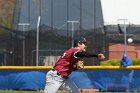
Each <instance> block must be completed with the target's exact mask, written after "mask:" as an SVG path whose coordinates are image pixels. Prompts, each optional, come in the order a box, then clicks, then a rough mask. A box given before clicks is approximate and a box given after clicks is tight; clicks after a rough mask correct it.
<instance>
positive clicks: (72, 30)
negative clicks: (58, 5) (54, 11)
mask: <svg viewBox="0 0 140 93" xmlns="http://www.w3.org/2000/svg"><path fill="white" fill-rule="evenodd" d="M67 22H68V23H71V27H72V29H71V38H72V40H71V46H72V47H74V38H73V37H74V23H79V21H67Z"/></svg>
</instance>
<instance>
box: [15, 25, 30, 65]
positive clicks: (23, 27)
mask: <svg viewBox="0 0 140 93" xmlns="http://www.w3.org/2000/svg"><path fill="white" fill-rule="evenodd" d="M18 25H19V26H22V31H23V33H24V32H25V26H29V25H30V24H29V23H19V24H18ZM22 46H23V47H22V62H23V66H25V37H24V38H23V41H22Z"/></svg>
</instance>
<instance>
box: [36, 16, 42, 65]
mask: <svg viewBox="0 0 140 93" xmlns="http://www.w3.org/2000/svg"><path fill="white" fill-rule="evenodd" d="M40 19H41V16H38V21H37V31H36V32H37V33H36V66H38V65H39V25H40Z"/></svg>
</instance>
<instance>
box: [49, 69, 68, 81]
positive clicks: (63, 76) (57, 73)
mask: <svg viewBox="0 0 140 93" xmlns="http://www.w3.org/2000/svg"><path fill="white" fill-rule="evenodd" d="M52 71H56V70H55V69H52ZM56 72H57V71H56ZM57 75H58V76H61V77H62V78H65V79H66V78H68V77H67V76H63V75H61V74H60V73H58V72H57Z"/></svg>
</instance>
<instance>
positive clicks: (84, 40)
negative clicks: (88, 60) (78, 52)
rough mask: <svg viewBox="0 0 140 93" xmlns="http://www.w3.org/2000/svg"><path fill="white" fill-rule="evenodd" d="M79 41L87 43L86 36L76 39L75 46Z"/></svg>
mask: <svg viewBox="0 0 140 93" xmlns="http://www.w3.org/2000/svg"><path fill="white" fill-rule="evenodd" d="M77 43H87V41H86V38H84V37H79V38H77V39H75V40H74V46H75V47H76V46H77Z"/></svg>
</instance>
